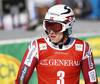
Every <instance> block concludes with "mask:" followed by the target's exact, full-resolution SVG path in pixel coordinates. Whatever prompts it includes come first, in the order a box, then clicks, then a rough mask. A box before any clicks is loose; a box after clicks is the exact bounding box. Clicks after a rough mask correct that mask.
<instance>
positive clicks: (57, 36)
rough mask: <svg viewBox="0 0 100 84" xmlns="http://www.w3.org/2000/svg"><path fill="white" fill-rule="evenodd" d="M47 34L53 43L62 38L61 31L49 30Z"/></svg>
mask: <svg viewBox="0 0 100 84" xmlns="http://www.w3.org/2000/svg"><path fill="white" fill-rule="evenodd" d="M48 34H49V37H50V39H51V42H53V43H58V42H59V41H60V40H61V39H62V38H63V32H60V33H55V32H53V31H52V30H51V31H50V32H49V33H48Z"/></svg>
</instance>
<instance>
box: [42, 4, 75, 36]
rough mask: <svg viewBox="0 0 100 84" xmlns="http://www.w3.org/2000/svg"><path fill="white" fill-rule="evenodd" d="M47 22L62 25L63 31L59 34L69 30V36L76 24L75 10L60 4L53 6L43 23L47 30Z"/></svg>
mask: <svg viewBox="0 0 100 84" xmlns="http://www.w3.org/2000/svg"><path fill="white" fill-rule="evenodd" d="M46 21H48V22H52V23H54V22H56V23H61V24H62V29H61V30H60V31H59V32H64V31H66V30H67V33H68V35H70V34H71V33H72V32H71V28H72V26H73V24H74V22H75V16H74V13H73V10H72V9H71V8H70V7H69V6H66V5H63V4H59V5H55V6H52V7H51V8H50V9H49V10H48V12H47V13H46V15H45V19H44V21H43V28H44V29H45V30H47V28H46Z"/></svg>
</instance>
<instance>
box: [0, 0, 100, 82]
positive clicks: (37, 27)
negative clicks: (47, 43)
mask: <svg viewBox="0 0 100 84" xmlns="http://www.w3.org/2000/svg"><path fill="white" fill-rule="evenodd" d="M55 4H65V5H68V6H70V7H71V8H72V9H73V11H74V13H75V17H76V22H75V24H74V26H73V28H72V34H71V36H72V37H75V38H79V39H82V40H84V41H87V42H88V43H89V44H90V46H91V48H92V51H93V55H94V62H95V67H96V71H97V76H98V81H99V84H100V0H41V1H39V0H0V84H15V83H14V81H15V79H16V77H17V72H18V69H19V66H20V63H21V61H22V58H23V56H24V53H25V51H26V49H27V47H28V45H29V44H30V42H31V41H32V40H34V39H37V38H41V37H46V36H47V35H46V34H45V32H44V30H43V27H42V21H43V19H44V16H45V13H46V11H47V10H48V9H49V8H50V7H51V6H53V5H55ZM57 10H58V9H57ZM32 83H35V84H38V83H37V74H36V71H34V73H33V75H32V78H31V79H30V81H29V84H32ZM80 84H85V83H84V79H83V76H82V73H81V76H80Z"/></svg>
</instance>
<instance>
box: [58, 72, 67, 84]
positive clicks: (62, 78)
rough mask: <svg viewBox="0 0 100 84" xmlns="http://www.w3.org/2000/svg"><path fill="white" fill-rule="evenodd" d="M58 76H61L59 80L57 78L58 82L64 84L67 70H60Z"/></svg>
mask: <svg viewBox="0 0 100 84" xmlns="http://www.w3.org/2000/svg"><path fill="white" fill-rule="evenodd" d="M57 77H59V80H57V84H64V82H65V81H64V77H65V72H64V71H58V72H57Z"/></svg>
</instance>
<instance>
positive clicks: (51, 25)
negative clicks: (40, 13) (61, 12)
mask: <svg viewBox="0 0 100 84" xmlns="http://www.w3.org/2000/svg"><path fill="white" fill-rule="evenodd" d="M45 28H46V30H47V31H50V30H52V31H54V32H55V33H57V32H60V31H61V30H62V24H60V23H57V22H48V21H45Z"/></svg>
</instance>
